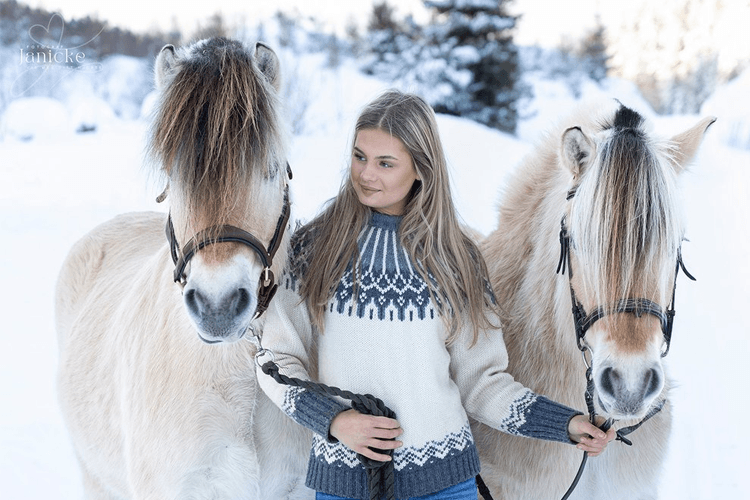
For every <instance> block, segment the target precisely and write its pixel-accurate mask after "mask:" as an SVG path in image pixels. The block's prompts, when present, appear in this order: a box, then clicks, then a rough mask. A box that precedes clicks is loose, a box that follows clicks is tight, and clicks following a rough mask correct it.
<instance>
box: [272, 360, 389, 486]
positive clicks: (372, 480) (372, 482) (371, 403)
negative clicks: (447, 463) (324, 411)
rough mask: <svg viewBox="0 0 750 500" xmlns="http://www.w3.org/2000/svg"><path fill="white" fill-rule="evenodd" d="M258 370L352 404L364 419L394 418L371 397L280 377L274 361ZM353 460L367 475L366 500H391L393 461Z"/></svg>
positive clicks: (307, 381) (288, 382) (362, 457)
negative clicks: (369, 416) (382, 497)
mask: <svg viewBox="0 0 750 500" xmlns="http://www.w3.org/2000/svg"><path fill="white" fill-rule="evenodd" d="M265 352H268V351H265V350H260V351H258V354H260V355H262V354H264V353H265ZM261 370H263V373H265V374H266V375H269V376H271V377H272V378H273V379H274V380H275V381H276V382H278V383H279V384H282V385H288V386H291V387H300V388H302V389H307V390H309V391H312V392H315V393H317V394H323V395H326V396H339V397H342V398H344V399H348V400H350V401H351V402H352V408H353V409H355V410H357V411H358V412H360V413H364V414H365V415H374V416H376V417H388V418H393V419H395V418H396V413H395V412H394V411H393V410H391V409H390V408H388V407H387V406H386V405H385V403H383V401H382V400H380V399H378V398H376V397H375V396H373V395H371V394H355V393H353V392H349V391H345V390H342V389H339V388H338V387H331V386H328V385H325V384H321V383H318V382H311V381H309V380H302V379H298V378H295V377H288V376H286V375H282V374H281V372H280V371H279V366H278V365H277V364H276V363H275V362H274V361H267V362H266V363H264V364H263V365H262V366H261ZM375 451H377V452H379V453H385V454H387V455H389V456H390V455H391V454H392V450H375ZM357 458H358V459H359V461H360V462H362V465H364V466H365V470H366V471H367V485H368V488H369V495H370V500H379V499H380V498H381V495H385V498H386V500H395V498H396V495H395V481H394V475H393V474H394V473H393V460H390V461H388V462H379V461H376V460H372V459H371V458H367V457H365V456H364V455H362V454H359V453H357Z"/></svg>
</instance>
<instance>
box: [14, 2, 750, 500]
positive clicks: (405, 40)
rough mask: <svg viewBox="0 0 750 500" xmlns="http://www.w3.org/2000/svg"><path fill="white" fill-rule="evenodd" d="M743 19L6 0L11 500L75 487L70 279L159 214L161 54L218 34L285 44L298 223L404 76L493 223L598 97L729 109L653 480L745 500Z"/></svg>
mask: <svg viewBox="0 0 750 500" xmlns="http://www.w3.org/2000/svg"><path fill="white" fill-rule="evenodd" d="M748 26H750V0H659V1H653V0H627V1H625V0H623V1H620V0H611V1H607V0H569V1H557V0H514V1H510V0H501V1H497V0H424V1H422V0H391V1H388V0H385V1H382V0H339V1H333V0H328V1H325V0H274V1H268V0H246V1H244V2H235V1H230V0H212V1H211V2H184V1H181V2H178V1H172V0H167V1H155V0H151V1H147V0H130V1H128V2H102V1H101V0H39V1H34V0H30V1H28V2H20V1H14V0H1V1H0V283H1V284H2V285H3V286H2V288H0V318H2V328H0V341H2V345H3V348H2V349H0V398H2V400H0V401H1V402H0V407H2V409H3V410H2V411H0V498H3V499H12V500H16V499H42V498H44V499H64V500H68V499H71V500H72V499H80V498H82V496H83V494H82V488H81V484H80V476H79V472H78V466H77V463H76V460H75V457H74V453H73V450H72V447H71V445H70V442H69V438H68V435H67V431H66V429H65V426H64V423H63V421H62V418H61V415H60V412H59V410H58V407H57V402H56V401H57V395H56V389H55V372H56V365H57V345H56V344H57V339H56V335H55V327H54V299H53V295H54V283H55V279H56V276H57V272H58V270H59V268H60V265H61V263H62V261H63V259H64V258H65V255H66V254H67V252H68V249H69V248H70V246H71V245H72V244H73V243H74V242H75V241H76V240H77V239H78V238H80V237H81V236H82V235H83V234H84V233H85V232H87V231H88V230H90V229H91V228H93V227H94V226H95V225H96V224H99V223H101V222H103V221H105V220H107V219H109V218H111V217H113V216H114V215H116V214H118V213H121V212H126V211H133V210H156V211H161V212H165V211H166V210H167V207H166V206H165V205H166V204H162V205H158V204H157V203H156V202H155V201H154V199H155V197H156V196H157V195H158V194H159V193H160V192H161V191H162V189H163V187H164V186H163V185H159V181H158V180H156V179H157V177H158V176H155V175H153V174H152V173H150V172H149V171H148V170H147V169H146V168H145V166H144V161H143V148H144V145H145V141H146V138H147V135H148V125H149V120H150V116H151V112H152V110H153V108H154V103H155V94H154V85H153V74H152V70H153V63H154V59H155V57H156V54H157V53H158V52H159V50H160V49H161V47H162V46H164V45H165V44H167V43H169V44H174V45H183V44H187V43H190V42H191V41H194V40H197V39H200V38H204V37H208V36H228V37H233V38H236V39H239V40H241V41H243V42H245V43H247V44H248V45H252V44H254V43H255V42H256V41H259V40H260V41H264V42H266V43H267V44H269V45H270V46H271V47H272V48H273V49H274V51H276V53H277V54H278V55H279V58H280V61H281V70H282V76H283V87H282V91H281V98H282V101H283V105H284V113H285V117H286V120H287V123H288V126H289V131H290V140H289V161H290V163H291V165H292V168H293V169H294V173H295V177H294V180H293V182H292V184H291V189H292V194H293V202H294V208H293V210H294V212H293V216H294V217H295V218H297V219H300V220H306V219H307V220H309V219H310V218H311V217H312V216H314V215H315V214H316V213H317V212H318V210H319V209H320V207H321V205H322V204H323V203H324V202H325V201H326V200H327V199H329V198H330V197H332V196H334V195H335V193H336V192H337V190H338V187H339V185H340V182H341V178H342V173H343V172H345V170H346V167H347V160H348V157H349V147H350V146H349V143H350V141H351V133H352V128H353V126H354V120H355V119H356V117H357V114H358V112H359V110H360V109H361V107H362V106H363V105H365V104H366V103H367V102H369V101H370V100H371V99H372V98H373V97H375V96H376V95H377V94H378V93H379V92H381V91H382V90H383V89H386V88H389V87H397V88H400V89H402V90H405V91H410V92H416V93H418V94H421V95H422V96H424V97H425V98H426V99H427V100H428V101H429V102H430V104H431V105H432V106H433V107H434V108H435V110H436V111H437V112H438V125H439V127H440V133H441V137H442V140H443V143H444V147H445V150H446V154H447V157H448V160H449V167H450V169H451V177H452V178H451V181H452V188H453V192H454V196H455V199H456V203H457V206H458V210H459V212H460V215H461V216H462V217H463V219H464V221H465V222H466V223H467V224H468V225H470V226H471V227H473V228H475V229H476V230H477V231H479V232H480V233H483V234H487V233H489V232H490V231H492V229H493V228H494V227H495V225H496V222H497V210H496V207H497V203H498V201H499V200H500V199H501V198H502V188H503V186H504V184H505V180H506V177H507V175H508V173H509V172H511V171H512V170H513V168H514V167H515V166H516V165H517V164H518V163H519V162H520V161H521V160H522V159H523V157H524V156H525V155H526V154H528V153H529V152H530V151H531V150H532V149H533V148H534V145H535V143H536V142H537V141H538V140H539V138H540V136H542V134H544V133H545V131H547V130H548V129H549V128H550V127H551V125H552V124H554V123H555V122H556V121H557V120H558V119H560V118H561V117H562V116H563V115H565V114H567V113H568V112H569V111H570V110H571V109H573V108H575V107H577V106H579V105H580V104H581V103H582V102H584V101H589V100H595V99H612V98H616V99H619V100H620V101H621V102H623V103H624V104H625V105H627V106H630V107H632V108H634V109H636V110H637V111H639V112H640V113H641V114H643V115H644V116H646V117H647V118H648V119H649V121H650V123H651V124H652V126H653V129H654V131H655V134H656V135H657V136H658V137H667V138H668V137H670V136H671V135H672V134H674V133H677V132H681V131H682V130H684V129H687V128H688V127H690V126H692V125H693V124H695V123H696V122H698V120H699V119H700V118H701V117H703V116H706V115H714V116H717V117H718V118H719V119H718V121H717V122H716V124H714V125H713V126H712V127H711V128H710V129H709V131H708V134H707V136H706V139H705V141H704V144H703V145H702V147H701V150H700V151H699V154H698V156H697V158H696V159H695V161H694V162H693V165H691V168H690V171H689V172H687V173H685V174H683V175H682V176H681V184H682V188H683V189H682V191H683V195H684V201H685V212H686V219H687V222H688V234H687V236H688V239H689V240H690V241H689V242H686V244H685V245H683V255H684V257H685V262H686V264H687V266H688V269H689V270H690V272H691V273H692V274H694V275H696V276H697V277H698V282H696V283H692V282H688V281H687V280H686V279H683V278H680V281H679V283H678V294H677V295H678V299H677V313H678V314H677V319H676V320H675V334H674V341H673V343H672V350H671V352H670V355H669V357H668V358H667V359H666V362H667V364H668V365H669V367H670V373H671V375H672V377H673V378H674V380H675V389H674V390H673V393H672V402H673V404H674V414H675V424H674V430H673V435H672V438H671V440H670V449H669V454H668V460H667V462H666V464H665V466H664V471H663V476H662V483H661V485H660V488H659V491H658V492H655V496H656V498H660V499H662V500H678V499H679V500H691V499H695V500H709V499H714V498H736V499H742V498H750V477H748V475H747V470H748V466H750V459H748V457H750V454H748V448H749V447H750V437H749V436H748V435H747V433H745V432H744V431H743V428H742V426H741V424H738V423H737V422H738V421H739V422H741V420H740V419H739V418H738V417H741V416H742V415H744V414H747V413H748V412H750V393H749V392H748V391H747V389H746V388H745V387H744V383H745V380H746V379H747V376H746V374H745V370H744V367H745V366H746V364H747V360H748V359H749V357H750V321H748V320H747V318H746V317H745V316H744V314H745V313H744V311H746V309H747V304H748V303H750V286H748V285H747V283H748V282H750V231H748V229H750V228H749V227H748V220H750V34H748V33H750V32H749V31H748ZM124 281H125V282H126V281H127V280H124ZM637 437H638V436H637V433H634V434H633V441H634V442H635V446H637ZM634 480H637V478H634Z"/></svg>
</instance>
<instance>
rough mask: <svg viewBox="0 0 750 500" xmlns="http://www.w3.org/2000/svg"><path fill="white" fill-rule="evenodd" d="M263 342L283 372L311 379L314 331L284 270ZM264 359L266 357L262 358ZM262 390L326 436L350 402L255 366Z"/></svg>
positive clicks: (290, 413) (315, 430)
mask: <svg viewBox="0 0 750 500" xmlns="http://www.w3.org/2000/svg"><path fill="white" fill-rule="evenodd" d="M262 344H263V347H264V348H265V349H268V350H270V351H271V352H273V355H274V359H275V361H276V364H277V365H278V366H279V371H280V373H282V374H284V375H286V376H288V377H294V378H299V379H302V380H311V377H310V373H309V367H310V366H311V360H312V359H313V356H314V352H313V348H312V346H313V345H314V343H313V332H312V326H311V322H310V317H309V314H308V311H307V307H306V306H305V304H304V303H303V302H301V300H300V296H299V295H298V294H297V293H296V291H295V280H294V279H293V278H292V277H291V276H290V275H289V274H287V273H284V276H283V277H282V282H281V283H280V285H279V290H278V292H277V293H276V295H275V297H274V299H273V300H272V301H271V304H270V306H269V308H268V311H266V322H265V325H264V326H263V336H262ZM261 362H263V359H262V360H261ZM256 371H257V375H258V383H259V384H260V387H261V388H262V389H263V392H265V393H266V395H267V396H268V397H269V398H270V399H271V401H273V402H274V403H275V404H276V405H277V406H278V407H279V408H280V409H281V410H282V411H283V412H284V413H286V414H287V415H288V416H289V417H291V418H292V419H294V421H296V422H297V423H299V424H301V425H303V426H305V427H307V428H308V429H310V430H312V431H313V432H315V433H317V434H319V435H321V436H323V437H324V438H326V439H327V440H329V441H330V440H333V438H332V437H331V436H330V434H329V429H330V426H331V421H332V420H333V418H334V417H335V416H336V415H338V414H339V413H340V412H342V411H344V410H347V409H349V407H348V406H346V405H344V404H342V403H341V402H339V401H337V400H335V399H334V398H331V397H329V396H327V395H324V394H319V393H317V392H314V391H310V390H307V389H302V388H299V387H290V386H287V385H282V384H279V383H278V382H276V380H274V379H273V378H272V377H270V376H269V375H266V374H265V373H263V371H262V370H261V369H260V368H259V367H256Z"/></svg>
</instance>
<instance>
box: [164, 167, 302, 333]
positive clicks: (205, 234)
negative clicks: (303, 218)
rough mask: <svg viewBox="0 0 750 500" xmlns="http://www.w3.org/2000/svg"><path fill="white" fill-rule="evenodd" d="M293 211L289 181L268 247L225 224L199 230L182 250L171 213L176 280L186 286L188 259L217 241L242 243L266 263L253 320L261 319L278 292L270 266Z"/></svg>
mask: <svg viewBox="0 0 750 500" xmlns="http://www.w3.org/2000/svg"><path fill="white" fill-rule="evenodd" d="M286 171H287V175H288V177H289V179H290V180H291V178H292V170H291V168H290V167H289V164H288V163H287V166H286ZM290 213H291V203H290V201H289V185H288V184H287V185H286V186H285V188H284V206H283V208H282V210H281V214H280V215H279V220H278V221H277V222H276V229H275V231H274V233H273V236H272V237H271V241H270V242H269V243H268V247H266V246H265V245H263V243H262V242H261V241H260V240H259V239H258V238H257V237H255V236H254V235H252V234H251V233H249V232H247V231H245V230H244V229H240V228H238V227H235V226H231V225H229V224H223V225H218V226H211V227H208V228H206V229H203V230H202V231H199V232H198V233H197V234H196V235H195V236H193V237H192V238H190V240H188V242H187V243H185V247H184V248H183V249H182V251H181V250H180V245H179V243H178V242H177V237H176V236H175V232H174V225H173V224H172V215H171V214H170V215H169V216H168V217H167V225H166V233H167V241H168V242H169V249H170V253H171V255H172V262H173V263H174V265H175V269H174V281H175V283H180V285H182V286H183V287H184V286H185V284H186V283H187V281H186V280H187V276H186V275H185V268H186V267H187V265H188V262H190V259H192V258H193V257H194V256H195V254H196V253H197V252H198V251H199V250H201V249H202V248H205V247H207V246H209V245H213V244H215V243H241V244H243V245H245V246H248V247H250V248H251V249H252V250H253V251H254V252H255V253H256V254H257V255H258V257H259V258H260V261H261V263H262V264H263V269H262V271H261V274H260V284H259V287H258V305H257V306H256V308H255V315H254V316H253V319H257V318H259V317H260V316H261V315H262V314H263V313H264V312H265V311H266V309H268V306H269V305H270V303H271V299H272V298H273V296H274V295H275V294H276V290H277V288H278V286H279V285H278V284H277V283H275V282H274V275H273V272H272V271H271V265H272V264H273V258H274V257H275V256H276V252H277V251H278V249H279V246H281V240H282V239H283V236H284V231H285V230H286V227H287V224H288V222H289V215H290Z"/></svg>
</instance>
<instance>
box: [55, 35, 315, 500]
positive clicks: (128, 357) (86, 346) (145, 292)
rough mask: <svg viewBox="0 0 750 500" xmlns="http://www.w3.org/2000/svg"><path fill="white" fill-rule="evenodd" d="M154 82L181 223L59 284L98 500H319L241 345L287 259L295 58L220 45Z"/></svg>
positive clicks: (126, 235) (89, 493)
mask: <svg viewBox="0 0 750 500" xmlns="http://www.w3.org/2000/svg"><path fill="white" fill-rule="evenodd" d="M155 74H156V84H157V88H158V90H159V93H160V97H159V104H158V109H157V111H156V114H155V118H154V122H153V126H152V130H151V136H150V147H149V152H150V157H151V159H152V160H153V161H152V163H154V164H155V165H156V168H157V170H160V171H161V172H162V174H163V178H164V179H165V181H166V182H167V183H168V189H167V190H165V193H164V195H163V196H162V197H161V198H164V197H165V196H166V198H167V199H168V200H169V211H170V216H169V217H167V216H166V215H164V214H161V213H156V212H148V213H130V214H126V215H122V216H119V217H116V218H114V219H113V220H111V221H109V222H106V223H104V224H102V225H100V226H99V227H97V228H95V229H94V230H93V231H91V232H90V233H89V234H88V235H86V236H85V237H84V238H82V239H81V240H80V241H79V242H78V243H77V244H76V245H75V246H74V247H73V249H72V250H71V252H70V255H69V256H68V257H67V260H66V261H65V263H64V265H63V268H62V271H61V273H60V276H59V280H58V284H57V292H56V322H57V331H58V341H59V350H60V362H59V397H60V403H61V407H62V412H63V416H64V420H65V422H66V424H67V427H68V429H69V431H70V435H71V437H72V441H73V445H74V449H75V453H76V455H77V458H78V461H79V463H80V467H81V470H82V474H83V484H84V489H85V495H86V498H88V499H97V500H104V499H108V500H109V499H111V500H114V499H138V500H145V499H151V500H167V499H194V500H197V499H227V500H230V499H231V500H235V499H248V500H249V499H299V498H311V492H310V491H309V490H308V489H307V488H305V487H304V485H303V484H302V479H303V477H304V472H305V458H306V454H307V452H308V450H309V441H310V435H309V433H308V431H306V430H305V429H303V428H302V427H301V426H298V425H297V424H296V423H294V422H292V421H291V419H288V418H286V417H285V416H284V415H283V414H282V413H281V411H280V410H278V409H277V408H276V406H275V405H274V404H273V403H271V402H270V400H269V399H268V398H266V397H265V396H264V395H263V394H262V391H261V390H260V389H259V387H258V384H257V381H256V378H255V369H254V364H253V362H254V358H253V356H254V354H255V349H254V348H253V345H252V344H251V343H250V342H247V341H242V342H238V341H239V340H240V339H241V338H242V337H243V335H245V334H246V331H247V330H248V328H249V327H250V326H251V322H253V321H254V325H255V327H256V328H260V327H261V326H262V321H263V317H262V316H261V317H260V318H256V317H257V316H258V315H259V314H261V313H262V312H263V308H264V307H266V306H267V304H268V301H269V300H270V299H271V297H272V295H273V290H274V288H273V287H274V285H275V284H274V275H275V276H280V275H281V271H282V268H283V266H284V264H285V258H286V255H287V247H288V231H285V230H286V229H287V220H288V211H289V200H288V188H287V181H288V177H289V175H288V172H289V170H288V165H287V162H286V152H285V140H284V136H285V133H284V129H283V127H282V124H281V120H280V116H279V111H280V110H279V106H280V103H279V102H278V96H277V93H278V90H279V85H280V75H279V62H278V59H277V57H276V55H275V54H274V52H273V51H272V50H271V49H270V48H268V47H266V46H265V45H263V44H260V43H259V44H257V45H256V46H255V47H254V48H253V49H252V50H248V49H247V48H245V47H244V46H243V45H242V44H240V43H238V42H235V41H230V40H226V39H222V38H217V39H210V40H203V41H200V42H197V43H195V44H192V45H190V46H188V47H185V48H180V49H175V48H174V47H172V46H171V45H168V46H166V47H164V48H163V49H162V51H161V53H160V54H159V56H158V59H157V61H156V65H155ZM289 174H290V172H289ZM165 228H166V229H165ZM165 232H166V234H167V235H168V237H166V236H165ZM168 241H169V242H170V243H171V244H168ZM274 257H275V258H274ZM175 281H177V282H178V284H176V283H175Z"/></svg>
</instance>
